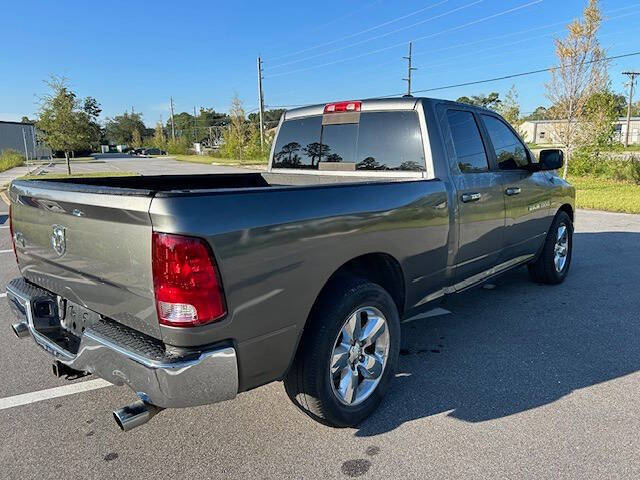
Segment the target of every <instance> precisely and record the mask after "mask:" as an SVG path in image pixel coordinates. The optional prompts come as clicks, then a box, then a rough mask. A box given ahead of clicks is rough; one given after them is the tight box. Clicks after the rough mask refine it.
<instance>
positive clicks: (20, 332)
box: [11, 322, 29, 338]
mask: <svg viewBox="0 0 640 480" xmlns="http://www.w3.org/2000/svg"><path fill="white" fill-rule="evenodd" d="M11 330H13V333H15V335H16V337H18V338H26V337H28V336H29V326H28V325H27V324H26V323H25V322H19V323H13V324H11Z"/></svg>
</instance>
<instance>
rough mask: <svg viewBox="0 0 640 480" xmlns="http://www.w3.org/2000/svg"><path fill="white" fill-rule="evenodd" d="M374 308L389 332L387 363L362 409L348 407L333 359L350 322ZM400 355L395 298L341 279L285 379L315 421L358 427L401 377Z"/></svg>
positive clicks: (321, 304)
mask: <svg viewBox="0 0 640 480" xmlns="http://www.w3.org/2000/svg"><path fill="white" fill-rule="evenodd" d="M365 306H367V307H374V308H376V309H378V310H379V311H380V312H381V313H382V314H383V315H384V317H385V319H386V322H387V327H388V332H389V350H388V356H387V361H386V364H385V367H384V370H383V373H382V375H381V378H380V381H379V383H378V385H377V387H376V388H375V390H373V392H372V393H371V394H370V395H369V396H368V397H367V398H366V399H365V400H363V401H362V402H361V403H359V404H357V405H346V404H344V403H342V402H341V401H340V400H339V399H338V396H337V393H335V392H334V388H333V386H332V380H331V375H330V373H329V372H330V362H331V355H332V353H333V348H334V345H335V341H336V339H337V338H338V335H339V334H340V332H341V330H342V328H343V326H344V324H345V322H346V320H347V319H348V318H349V317H350V316H351V315H352V314H353V312H355V311H357V310H358V308H361V307H365ZM399 351H400V319H399V315H398V309H397V307H396V304H395V303H394V301H393V299H392V298H391V296H390V295H389V293H387V291H386V290H385V289H383V288H382V287H381V286H379V285H377V284H375V283H372V282H370V281H368V280H363V279H357V278H352V277H346V278H340V279H337V280H335V281H334V282H333V283H332V285H330V286H329V287H328V288H327V289H326V290H325V291H324V293H323V294H322V296H321V298H319V299H318V302H317V304H316V305H315V306H314V308H313V311H312V313H311V315H310V318H309V320H308V322H307V328H306V330H305V332H304V334H303V337H302V339H301V342H300V345H299V347H298V351H297V354H296V358H295V360H294V363H293V365H292V367H291V369H290V370H289V372H288V374H287V376H286V377H285V379H284V385H285V390H286V392H287V395H288V396H289V398H290V399H291V401H292V402H293V403H294V404H295V405H296V406H297V407H298V408H300V409H301V410H302V411H303V412H305V413H306V414H307V415H309V416H310V417H311V418H313V419H314V420H316V421H318V422H320V423H323V424H325V425H329V426H333V427H350V426H356V425H358V424H359V423H360V422H361V421H362V420H364V419H365V418H367V417H368V416H369V415H370V414H371V413H372V412H373V411H374V410H375V409H376V407H377V406H378V405H379V404H380V401H381V400H382V398H383V397H384V395H385V393H386V391H387V388H388V387H389V384H390V383H391V381H392V380H393V378H394V376H395V370H396V366H397V364H398V354H399Z"/></svg>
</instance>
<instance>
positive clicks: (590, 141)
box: [577, 90, 620, 157]
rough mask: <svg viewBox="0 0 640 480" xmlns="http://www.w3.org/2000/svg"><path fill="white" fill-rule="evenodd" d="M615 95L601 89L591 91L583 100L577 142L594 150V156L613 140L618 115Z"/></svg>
mask: <svg viewBox="0 0 640 480" xmlns="http://www.w3.org/2000/svg"><path fill="white" fill-rule="evenodd" d="M616 97H617V96H616V95H615V94H614V93H612V92H611V91H609V90H602V91H599V92H594V93H592V94H591V95H590V96H589V98H588V99H587V101H586V102H585V106H584V112H583V121H582V126H581V128H580V130H579V132H578V135H577V144H578V145H580V146H582V147H585V148H587V149H589V150H590V151H592V152H594V154H595V156H596V157H597V156H598V155H599V153H600V151H601V150H602V149H603V148H608V147H611V146H612V144H613V142H614V136H615V132H616V129H615V121H616V120H617V119H618V117H619V116H620V115H619V113H618V108H619V102H618V99H617V98H616Z"/></svg>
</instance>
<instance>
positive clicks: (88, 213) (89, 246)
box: [10, 182, 160, 338]
mask: <svg viewBox="0 0 640 480" xmlns="http://www.w3.org/2000/svg"><path fill="white" fill-rule="evenodd" d="M10 194H11V209H12V215H13V230H14V238H15V240H16V242H15V244H16V250H17V255H18V266H19V268H20V272H21V273H22V275H23V276H24V277H25V278H26V279H27V280H29V281H31V282H33V283H35V284H37V285H40V286H41V287H43V288H45V289H47V290H49V291H51V292H53V293H56V294H58V295H60V296H61V297H63V298H64V299H66V300H68V301H69V302H72V303H75V304H77V305H81V306H83V307H85V308H88V309H90V310H93V311H95V312H98V313H100V314H102V315H105V316H106V317H109V318H112V319H114V320H116V321H118V322H120V323H122V324H124V325H128V326H130V327H132V328H134V329H136V330H139V331H141V332H144V333H147V334H149V335H151V336H154V337H156V338H159V336H160V329H159V326H158V321H157V314H156V309H155V300H154V292H153V280H152V274H151V235H152V227H151V220H150V217H149V213H148V211H149V206H150V204H151V196H150V195H151V194H150V192H147V191H144V190H139V191H137V190H130V189H116V188H109V187H91V188H85V186H82V185H73V184H66V183H61V182H14V183H13V185H12V186H11V191H10Z"/></svg>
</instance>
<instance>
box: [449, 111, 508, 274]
mask: <svg viewBox="0 0 640 480" xmlns="http://www.w3.org/2000/svg"><path fill="white" fill-rule="evenodd" d="M445 117H446V120H447V122H446V123H447V124H448V125H447V126H448V128H446V129H445V132H446V131H447V130H448V131H449V138H448V139H446V140H447V141H446V142H445V143H446V144H447V146H448V150H449V155H450V156H451V157H452V158H451V160H452V161H451V162H450V166H451V170H452V171H451V173H452V175H451V176H452V179H453V182H454V184H455V187H456V190H457V197H456V198H457V227H458V253H457V256H456V275H455V277H456V281H457V282H461V281H464V280H466V279H468V278H469V277H471V276H473V275H475V274H478V273H481V272H484V271H485V270H488V269H490V268H491V267H493V266H494V265H495V264H496V263H497V260H498V258H499V255H500V251H501V249H502V246H503V244H504V225H505V210H504V198H503V193H502V182H501V179H500V175H499V173H497V172H495V171H493V170H492V166H491V163H490V158H489V156H488V155H487V148H486V145H485V143H484V142H483V138H482V135H481V133H480V128H479V126H478V120H477V118H476V115H475V114H474V113H473V112H472V111H471V110H465V109H464V108H459V107H457V106H456V107H455V108H453V107H448V108H446V112H445ZM445 136H446V133H445Z"/></svg>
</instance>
